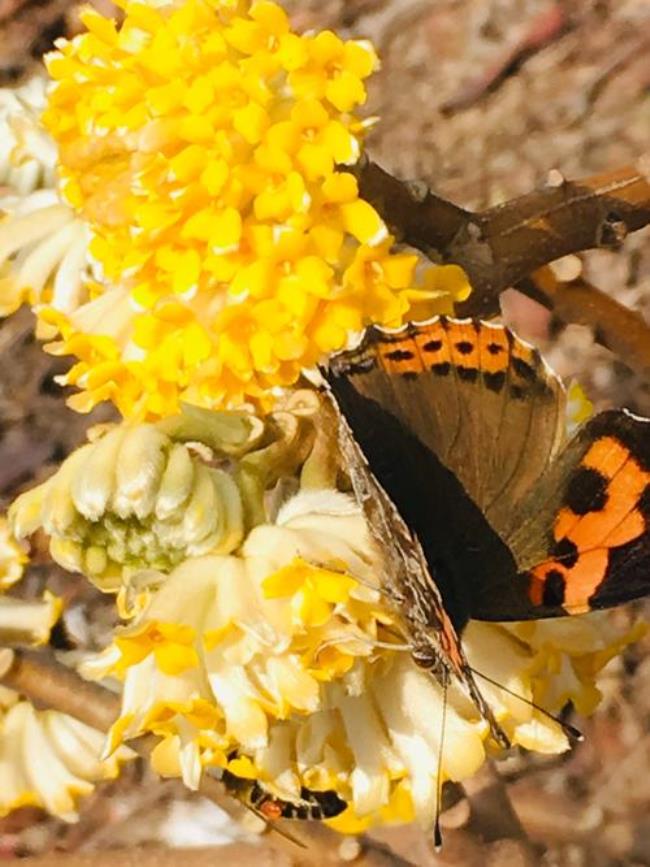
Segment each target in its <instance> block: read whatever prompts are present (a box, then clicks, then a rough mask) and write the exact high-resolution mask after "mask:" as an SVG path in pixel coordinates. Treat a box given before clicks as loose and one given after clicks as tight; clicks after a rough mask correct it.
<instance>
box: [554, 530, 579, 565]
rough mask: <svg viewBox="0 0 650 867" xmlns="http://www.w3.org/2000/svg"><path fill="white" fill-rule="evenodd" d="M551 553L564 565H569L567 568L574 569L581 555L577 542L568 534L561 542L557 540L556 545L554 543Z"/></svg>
mask: <svg viewBox="0 0 650 867" xmlns="http://www.w3.org/2000/svg"><path fill="white" fill-rule="evenodd" d="M551 553H552V555H553V557H554V558H555V559H556V560H559V561H560V562H561V563H562V565H563V566H566V567H567V569H572V568H573V567H574V566H575V565H576V563H577V562H578V557H579V556H580V553H579V551H578V548H577V545H576V544H575V542H572V541H571V539H569V537H568V536H564V538H562V539H560V541H559V542H556V543H555V545H553V548H552V550H551Z"/></svg>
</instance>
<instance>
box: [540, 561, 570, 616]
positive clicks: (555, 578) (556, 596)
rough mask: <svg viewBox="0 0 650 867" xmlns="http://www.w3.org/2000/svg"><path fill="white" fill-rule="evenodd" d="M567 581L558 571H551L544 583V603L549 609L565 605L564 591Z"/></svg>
mask: <svg viewBox="0 0 650 867" xmlns="http://www.w3.org/2000/svg"><path fill="white" fill-rule="evenodd" d="M565 587H566V581H565V580H564V575H563V574H562V573H561V572H558V570H557V569H549V571H548V572H547V573H546V580H545V581H544V594H543V596H542V602H543V604H544V605H546V606H547V607H548V608H558V607H560V606H562V605H563V604H564V589H565Z"/></svg>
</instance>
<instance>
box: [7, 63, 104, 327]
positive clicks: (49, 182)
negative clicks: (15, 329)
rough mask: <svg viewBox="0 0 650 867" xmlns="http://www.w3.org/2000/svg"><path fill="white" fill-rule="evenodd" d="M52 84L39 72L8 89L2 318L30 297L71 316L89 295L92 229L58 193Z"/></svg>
mask: <svg viewBox="0 0 650 867" xmlns="http://www.w3.org/2000/svg"><path fill="white" fill-rule="evenodd" d="M46 87H47V78H46V77H45V76H41V75H35V76H33V77H32V78H31V79H30V80H29V81H28V82H27V83H26V84H25V85H22V86H21V87H19V88H0V187H6V190H1V191H0V316H7V315H9V314H10V313H13V311H14V310H16V309H17V308H18V307H20V305H21V304H23V303H29V304H30V305H32V306H36V307H38V306H39V305H42V304H47V305H48V306H49V307H51V308H52V309H54V310H56V311H58V312H59V313H60V314H66V313H70V312H71V311H73V310H76V309H77V307H78V306H79V305H80V304H83V303H85V302H86V301H87V300H88V297H89V295H88V287H87V286H86V285H85V284H86V282H87V280H88V278H89V276H90V275H91V270H92V268H91V262H90V258H89V254H88V243H89V240H90V230H89V228H88V227H87V226H86V225H85V224H84V222H83V221H82V220H80V219H79V218H78V217H77V216H76V215H75V213H74V211H73V209H72V208H71V207H70V206H69V205H67V204H65V203H64V202H63V201H62V199H61V198H60V197H59V195H58V192H57V191H56V183H57V182H56V171H55V169H56V162H57V148H56V145H55V144H54V142H53V141H52V139H51V138H50V136H49V135H48V133H47V132H46V131H45V129H44V127H43V126H42V125H41V123H40V115H41V112H42V110H43V108H44V107H45V100H46V96H45V91H46ZM41 330H42V332H43V334H44V335H45V334H47V333H48V331H47V328H46V327H45V326H41Z"/></svg>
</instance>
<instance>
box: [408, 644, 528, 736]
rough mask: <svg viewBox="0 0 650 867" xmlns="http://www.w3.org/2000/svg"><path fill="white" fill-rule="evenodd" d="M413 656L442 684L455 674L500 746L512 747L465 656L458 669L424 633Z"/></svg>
mask: <svg viewBox="0 0 650 867" xmlns="http://www.w3.org/2000/svg"><path fill="white" fill-rule="evenodd" d="M411 657H412V659H413V662H414V663H415V664H416V665H417V666H418V667H419V668H424V669H426V671H428V672H430V673H431V674H432V675H433V677H435V679H436V680H437V682H438V683H439V684H440V685H441V686H444V684H445V682H446V680H447V678H448V677H449V673H452V674H455V675H456V677H457V678H458V680H459V681H460V682H461V684H462V685H463V686H464V688H465V690H466V691H467V693H468V694H469V697H470V698H471V700H472V701H473V702H474V704H475V705H476V709H477V710H478V712H479V713H480V714H481V716H482V717H483V719H484V720H486V721H487V724H488V725H489V726H490V732H491V734H492V737H493V738H494V740H495V741H496V742H497V743H498V744H499V746H501V747H503V749H505V750H508V749H510V747H511V746H512V744H511V743H510V738H509V737H508V735H507V734H506V733H505V732H504V730H503V729H502V728H501V726H500V725H499V723H498V722H497V720H496V717H495V716H494V713H493V712H492V708H491V707H490V705H489V704H488V703H487V701H486V700H485V698H484V697H483V694H482V693H481V690H480V689H479V688H478V685H477V683H476V680H475V679H474V674H473V672H472V669H471V668H470V666H469V664H468V663H467V662H466V660H465V658H464V656H463V657H462V658H461V659H459V660H458V668H457V669H456V668H455V667H454V666H453V662H454V661H455V659H454V658H452V657H450V656H449V654H445V655H443V654H442V653H441V652H440V648H439V647H437V646H436V644H435V643H434V642H433V641H431V639H430V638H428V636H426V635H422V636H420V637H419V640H418V641H417V642H416V643H415V644H414V645H413V649H412V651H411ZM450 663H451V664H450Z"/></svg>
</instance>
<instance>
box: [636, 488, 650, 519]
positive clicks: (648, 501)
mask: <svg viewBox="0 0 650 867" xmlns="http://www.w3.org/2000/svg"><path fill="white" fill-rule="evenodd" d="M637 509H638V510H639V511H640V512H641V514H642V515H643V516H644V517H646V518H648V519H650V485H646V486H645V488H644V489H643V493H642V494H641V496H640V497H639V502H638V503H637Z"/></svg>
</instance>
